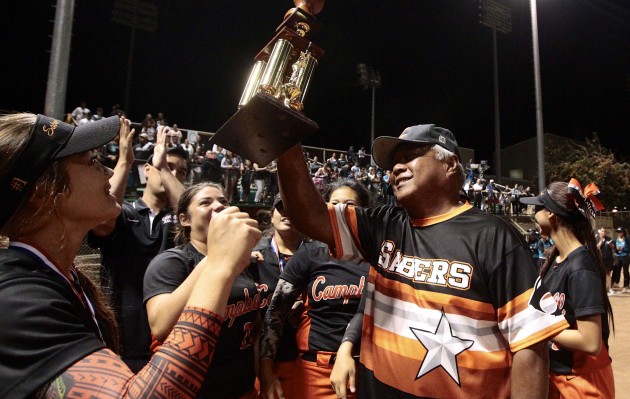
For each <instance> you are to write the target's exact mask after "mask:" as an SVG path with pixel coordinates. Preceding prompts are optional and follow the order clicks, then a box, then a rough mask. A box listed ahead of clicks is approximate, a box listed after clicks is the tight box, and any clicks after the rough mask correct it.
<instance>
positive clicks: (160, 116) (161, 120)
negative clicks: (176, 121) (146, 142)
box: [155, 112, 168, 128]
mask: <svg viewBox="0 0 630 399" xmlns="http://www.w3.org/2000/svg"><path fill="white" fill-rule="evenodd" d="M155 124H156V128H157V126H168V121H167V120H166V118H165V117H164V114H163V113H162V112H158V113H157V118H156V119H155Z"/></svg>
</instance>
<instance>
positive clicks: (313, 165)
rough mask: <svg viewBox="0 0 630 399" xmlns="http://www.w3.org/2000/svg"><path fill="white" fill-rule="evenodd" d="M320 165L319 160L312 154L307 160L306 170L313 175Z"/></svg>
mask: <svg viewBox="0 0 630 399" xmlns="http://www.w3.org/2000/svg"><path fill="white" fill-rule="evenodd" d="M322 166H323V165H322V163H321V162H319V160H318V159H317V156H314V157H313V159H312V160H311V161H310V162H308V170H309V171H310V173H311V175H314V174H315V173H316V172H317V171H318V170H319V168H321V167H322Z"/></svg>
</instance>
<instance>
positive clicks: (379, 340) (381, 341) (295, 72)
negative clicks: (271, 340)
mask: <svg viewBox="0 0 630 399" xmlns="http://www.w3.org/2000/svg"><path fill="white" fill-rule="evenodd" d="M295 4H296V6H297V7H296V8H295V9H293V10H291V11H290V12H289V13H287V16H286V17H285V20H284V21H283V23H282V24H281V25H280V27H279V28H278V30H277V33H276V36H275V37H274V39H272V41H271V42H270V43H269V44H268V45H267V46H266V47H265V49H263V51H261V52H260V53H259V54H258V55H257V56H256V65H255V66H254V68H253V70H252V73H251V74H250V78H249V81H248V84H247V88H246V90H245V92H244V94H243V97H242V98H241V104H240V109H239V111H238V112H237V113H236V114H235V115H234V116H233V117H232V118H231V119H230V120H229V121H228V122H227V123H226V124H225V125H224V126H223V127H222V128H221V129H220V130H219V132H218V134H217V135H216V136H215V137H214V138H213V139H212V141H214V142H215V143H217V144H219V145H222V146H224V147H226V148H228V149H231V150H233V151H235V152H236V153H239V154H241V155H243V156H246V157H247V158H249V159H252V160H254V161H255V162H257V163H259V164H267V163H268V162H269V161H271V160H273V159H275V158H277V159H278V175H279V179H280V190H281V194H282V198H283V204H284V207H285V209H286V211H287V212H288V215H289V217H290V218H291V221H292V223H293V224H294V225H295V226H296V228H297V229H298V230H299V231H300V232H301V233H303V234H305V235H307V236H309V237H311V238H313V239H315V240H319V241H322V242H324V243H326V244H327V245H328V246H329V248H330V249H331V251H332V252H333V253H334V255H335V256H336V257H338V258H344V259H353V258H355V259H356V258H361V259H364V260H366V261H368V263H370V264H371V265H372V266H371V267H370V272H369V278H368V284H367V286H366V289H365V290H364V293H363V296H364V301H363V302H364V308H363V309H362V310H361V311H360V313H358V314H357V316H355V319H356V320H357V322H355V319H353V322H351V323H350V325H349V327H348V330H347V332H346V334H347V336H348V337H360V338H359V339H360V344H361V351H360V361H359V365H358V370H359V372H358V381H359V387H358V389H356V388H357V387H355V385H356V384H355V377H354V375H355V362H354V360H353V358H352V355H353V349H354V348H356V347H357V346H358V344H359V342H358V339H353V338H351V339H349V340H347V341H345V342H344V343H343V344H342V345H341V347H340V349H339V351H338V352H337V354H336V356H335V359H336V363H335V368H337V367H339V368H341V370H338V372H336V373H335V372H334V374H336V377H334V376H331V383H332V385H333V388H334V389H335V391H336V393H337V395H338V396H339V397H342V398H345V397H346V395H347V388H350V391H351V392H354V391H355V390H356V391H357V393H358V396H359V397H360V398H384V397H387V398H412V397H449V398H482V397H494V398H507V397H512V398H525V397H527V398H531V397H536V398H540V397H546V396H547V390H548V385H547V381H548V365H549V359H548V354H547V340H549V339H550V338H552V337H553V336H555V335H556V334H557V333H559V332H560V331H562V330H563V329H565V328H566V327H567V326H568V324H567V322H566V320H565V319H564V317H562V315H561V314H560V313H559V311H558V310H557V308H556V307H554V306H552V305H553V303H549V301H547V300H546V298H547V294H548V293H547V292H546V291H545V287H544V286H542V285H541V284H540V282H537V281H536V280H537V272H536V269H535V267H534V265H533V263H532V261H531V257H530V255H529V252H528V249H527V248H526V247H525V246H523V245H522V241H521V240H520V238H519V237H518V235H517V233H516V232H514V231H513V230H512V229H511V228H510V227H509V226H508V225H507V224H506V223H505V222H503V221H502V220H500V219H497V218H494V217H492V216H490V215H487V214H486V213H484V212H481V211H479V210H477V209H474V208H473V207H472V206H471V205H470V204H469V203H468V202H465V203H462V202H461V201H460V196H459V190H460V188H461V187H462V183H463V178H464V172H463V167H462V165H461V162H460V155H459V148H458V145H457V141H456V140H455V137H454V136H453V134H452V133H451V132H450V131H449V130H447V129H443V128H440V127H436V126H435V125H430V124H428V125H418V126H412V127H410V128H407V129H405V130H404V131H403V133H402V134H401V135H400V136H399V137H379V138H378V139H376V140H375V142H374V143H373V148H372V154H373V156H374V160H375V161H376V163H377V164H378V165H379V166H380V167H382V168H383V169H390V170H392V175H391V184H392V188H393V192H394V195H395V196H396V199H397V202H398V204H399V205H400V206H399V207H394V206H392V205H382V206H379V207H376V208H371V209H364V208H360V207H354V206H345V205H341V206H340V205H335V206H332V205H330V206H327V205H326V204H325V203H324V200H323V198H322V197H321V195H320V194H319V192H318V191H317V189H316V188H315V186H314V184H313V182H312V180H311V178H310V175H309V172H308V169H307V166H306V162H305V159H304V155H303V150H302V148H301V146H300V145H296V144H297V143H299V142H300V141H302V140H303V139H304V138H306V137H307V136H309V135H310V134H312V133H314V132H315V131H316V130H317V129H318V126H317V124H316V123H315V122H313V121H311V120H310V119H308V118H306V117H305V116H304V115H302V114H301V112H300V111H301V109H302V107H303V98H304V94H305V93H306V90H307V88H308V82H309V80H310V76H311V74H312V72H313V69H314V67H315V65H316V64H317V59H318V58H320V57H321V55H322V54H323V51H322V50H321V49H319V48H318V47H317V46H316V45H315V44H314V43H312V42H311V41H310V38H311V36H312V34H314V32H315V31H316V27H317V24H316V23H315V21H314V17H313V15H315V14H317V13H318V12H319V11H320V10H321V7H322V5H323V0H322V1H297V0H296V1H295ZM288 65H291V68H287V66H288ZM304 210H307V211H304ZM444 237H448V240H444ZM339 376H341V377H339ZM346 377H349V378H350V384H349V385H350V386H349V387H348V386H347V385H346Z"/></svg>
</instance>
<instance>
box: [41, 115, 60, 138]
mask: <svg viewBox="0 0 630 399" xmlns="http://www.w3.org/2000/svg"><path fill="white" fill-rule="evenodd" d="M59 123H60V121H58V120H57V119H55V120H53V121H52V122H50V126H46V125H44V126H42V130H43V131H45V132H46V134H47V135H48V137H52V136H54V134H55V130H57V126H59Z"/></svg>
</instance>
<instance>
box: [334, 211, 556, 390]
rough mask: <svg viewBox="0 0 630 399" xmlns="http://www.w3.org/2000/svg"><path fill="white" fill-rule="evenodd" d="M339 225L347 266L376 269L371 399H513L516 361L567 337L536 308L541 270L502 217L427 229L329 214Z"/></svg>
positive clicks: (367, 363) (365, 351)
mask: <svg viewBox="0 0 630 399" xmlns="http://www.w3.org/2000/svg"><path fill="white" fill-rule="evenodd" d="M329 215H330V218H331V223H332V226H333V232H334V236H335V246H336V255H337V257H342V258H352V257H354V256H357V255H359V254H360V256H361V257H363V258H364V259H366V260H367V261H368V262H369V263H370V264H371V265H372V267H371V268H370V274H369V278H368V285H367V290H366V292H365V293H364V295H366V298H365V310H364V321H363V332H362V338H361V363H362V366H363V367H364V370H365V371H367V372H366V373H362V375H361V378H360V379H359V380H360V383H361V386H362V387H363V386H365V387H366V388H367V389H370V391H366V389H360V390H359V392H360V393H362V395H368V396H370V395H373V397H410V396H409V395H412V396H421V397H422V396H425V397H449V398H474V397H495V398H501V397H508V396H509V394H510V366H511V360H512V353H513V352H515V351H518V350H521V349H523V348H526V347H529V346H531V345H533V344H535V343H537V342H539V341H542V340H544V339H547V338H549V337H551V336H553V335H555V334H557V333H558V332H560V331H561V330H563V329H564V328H566V327H567V322H566V321H565V319H564V318H563V317H562V316H561V315H557V314H555V315H551V314H547V313H545V312H544V311H542V310H541V307H540V303H538V302H539V301H538V300H536V301H534V302H535V303H534V302H530V298H532V295H533V293H534V289H533V287H534V285H535V283H536V279H537V273H536V268H535V266H534V264H533V260H532V258H531V256H530V253H529V251H528V249H527V248H526V247H525V245H524V242H523V241H522V239H521V238H520V237H519V235H518V234H517V232H516V231H514V230H513V228H511V226H510V225H509V224H507V223H506V222H505V221H503V220H502V219H500V218H498V217H495V216H491V215H488V214H486V213H483V212H480V211H478V210H476V209H474V208H472V206H471V205H470V204H468V203H466V204H465V205H462V206H460V207H459V208H457V209H456V210H454V211H452V212H450V213H448V214H445V215H440V216H437V217H433V218H428V219H422V220H414V219H411V218H410V217H409V215H408V214H407V212H406V211H405V210H404V209H403V208H398V207H391V206H380V207H376V208H371V209H363V208H355V207H352V206H349V207H345V206H336V207H329ZM538 290H539V291H541V290H544V286H542V285H540V284H539V285H538ZM543 296H544V295H542V294H541V293H539V294H538V295H537V296H536V298H539V297H540V298H542V297H543ZM394 393H399V394H400V395H395V394H394ZM388 395H389V396H388ZM392 395H394V396H392Z"/></svg>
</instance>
